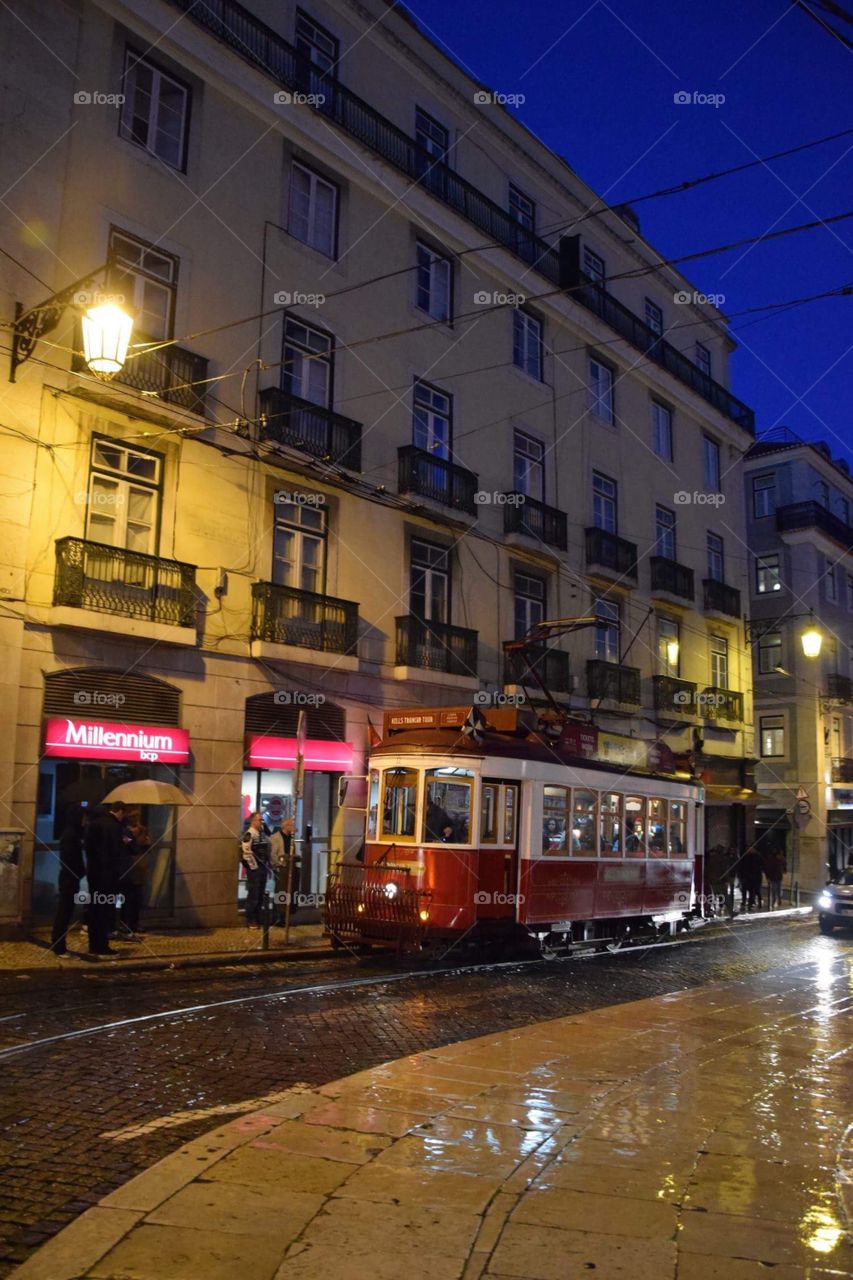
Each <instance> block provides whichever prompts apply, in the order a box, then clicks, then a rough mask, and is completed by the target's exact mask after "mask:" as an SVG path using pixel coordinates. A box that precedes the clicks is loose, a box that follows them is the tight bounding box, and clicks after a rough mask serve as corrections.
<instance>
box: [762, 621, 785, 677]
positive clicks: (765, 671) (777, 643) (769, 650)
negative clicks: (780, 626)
mask: <svg viewBox="0 0 853 1280" xmlns="http://www.w3.org/2000/svg"><path fill="white" fill-rule="evenodd" d="M771 641H772V643H770V642H771ZM769 655H772V656H769ZM783 665H784V663H783V662H782V632H781V631H765V632H764V635H762V636H761V637H760V638H759V641H758V674H759V675H761V676H772V675H773V674H774V672H775V671H776V668H777V667H781V666H783Z"/></svg>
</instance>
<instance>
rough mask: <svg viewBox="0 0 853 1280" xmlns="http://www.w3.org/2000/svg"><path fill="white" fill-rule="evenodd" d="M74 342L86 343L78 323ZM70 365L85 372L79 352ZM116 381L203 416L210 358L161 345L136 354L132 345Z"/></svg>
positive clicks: (77, 344) (181, 348)
mask: <svg viewBox="0 0 853 1280" xmlns="http://www.w3.org/2000/svg"><path fill="white" fill-rule="evenodd" d="M75 346H76V347H77V348H78V350H79V349H80V348H81V347H82V346H83V338H82V335H81V334H80V330H79V326H78V328H77V330H76V333H75ZM71 367H72V369H74V371H75V372H77V373H85V372H86V363H85V361H84V360H83V357H82V356H80V355H74V356H73V357H72V360H71ZM113 381H114V382H120V383H122V384H123V385H124V386H126V387H134V388H135V389H136V390H137V391H144V392H146V393H147V394H148V395H150V396H151V398H152V400H162V401H164V402H165V403H166V404H171V405H175V407H176V408H178V409H187V410H189V412H190V413H197V414H198V415H199V416H200V417H204V409H205V404H204V401H205V394H206V392H207V360H206V359H205V358H204V356H197V355H196V354H195V352H193V351H187V350H186V349H185V348H184V347H175V346H169V347H161V348H160V350H159V351H146V352H143V353H141V354H139V355H134V353H133V348H132V347H131V350H130V353H129V355H128V357H127V363H126V364H125V365H124V367H123V368H122V369H121V371H120V372H119V373H117V374H116V375H115V378H114V379H113Z"/></svg>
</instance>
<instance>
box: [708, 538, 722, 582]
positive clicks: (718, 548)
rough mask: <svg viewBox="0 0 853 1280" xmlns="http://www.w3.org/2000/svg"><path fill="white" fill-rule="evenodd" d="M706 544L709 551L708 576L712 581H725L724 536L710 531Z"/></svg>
mask: <svg viewBox="0 0 853 1280" xmlns="http://www.w3.org/2000/svg"><path fill="white" fill-rule="evenodd" d="M705 545H706V548H707V552H708V577H709V578H710V579H711V581H712V582H725V580H726V562H725V549H724V547H723V540H722V538H721V537H720V535H719V534H718V533H709V534H708V536H707V538H706V540H705Z"/></svg>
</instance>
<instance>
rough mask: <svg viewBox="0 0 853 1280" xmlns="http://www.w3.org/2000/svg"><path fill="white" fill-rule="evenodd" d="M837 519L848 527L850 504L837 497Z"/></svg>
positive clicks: (844, 499)
mask: <svg viewBox="0 0 853 1280" xmlns="http://www.w3.org/2000/svg"><path fill="white" fill-rule="evenodd" d="M838 518H839V520H841V521H843V523H844V524H848V525H849V523H850V503H849V502H848V501H847V499H846V498H842V497H839V499H838Z"/></svg>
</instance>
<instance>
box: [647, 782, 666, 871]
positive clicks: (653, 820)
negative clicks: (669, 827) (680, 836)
mask: <svg viewBox="0 0 853 1280" xmlns="http://www.w3.org/2000/svg"><path fill="white" fill-rule="evenodd" d="M648 835H649V857H650V858H665V857H666V853H667V849H666V843H667V836H666V801H665V800H659V799H657V798H654V797H651V798H650V799H649V830H648Z"/></svg>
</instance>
